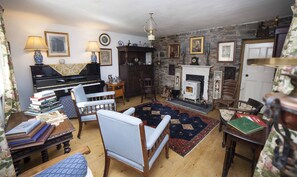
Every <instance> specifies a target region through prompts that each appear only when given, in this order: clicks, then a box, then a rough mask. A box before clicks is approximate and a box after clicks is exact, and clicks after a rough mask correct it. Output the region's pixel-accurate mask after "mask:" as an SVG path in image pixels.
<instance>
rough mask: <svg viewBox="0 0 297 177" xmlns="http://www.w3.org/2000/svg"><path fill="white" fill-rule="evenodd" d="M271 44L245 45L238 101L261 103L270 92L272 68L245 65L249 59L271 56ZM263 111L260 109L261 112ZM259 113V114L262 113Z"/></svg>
mask: <svg viewBox="0 0 297 177" xmlns="http://www.w3.org/2000/svg"><path fill="white" fill-rule="evenodd" d="M272 51H273V43H272V42H269V43H256V44H245V50H244V61H243V69H242V77H241V84H240V97H239V99H240V100H245V101H247V100H248V98H253V99H255V100H258V101H261V102H262V103H263V96H264V94H265V93H268V92H270V91H271V90H272V81H273V77H274V68H270V67H265V66H250V65H247V59H249V58H268V57H271V56H272ZM263 110H264V109H262V111H263ZM262 111H261V112H262Z"/></svg>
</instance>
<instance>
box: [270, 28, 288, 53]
mask: <svg viewBox="0 0 297 177" xmlns="http://www.w3.org/2000/svg"><path fill="white" fill-rule="evenodd" d="M288 30H289V26H281V27H276V29H275V37H274V47H273V57H280V56H281V54H282V50H283V46H284V42H285V39H286V36H287V33H288Z"/></svg>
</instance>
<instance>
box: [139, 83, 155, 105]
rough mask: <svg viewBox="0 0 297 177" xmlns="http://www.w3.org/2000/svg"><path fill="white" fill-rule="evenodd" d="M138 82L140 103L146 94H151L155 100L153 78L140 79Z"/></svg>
mask: <svg viewBox="0 0 297 177" xmlns="http://www.w3.org/2000/svg"><path fill="white" fill-rule="evenodd" d="M139 83H140V89H141V103H142V102H143V97H145V98H147V96H148V95H151V97H152V99H153V101H154V100H157V98H156V92H155V85H154V80H153V79H152V78H143V79H140V80H139Z"/></svg>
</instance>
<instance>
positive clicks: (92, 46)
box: [86, 41, 100, 52]
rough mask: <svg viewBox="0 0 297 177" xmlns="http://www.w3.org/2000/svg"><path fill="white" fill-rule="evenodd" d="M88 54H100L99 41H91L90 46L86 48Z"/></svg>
mask: <svg viewBox="0 0 297 177" xmlns="http://www.w3.org/2000/svg"><path fill="white" fill-rule="evenodd" d="M86 51H87V52H99V51H100V47H99V44H98V42H97V41H89V42H88V46H87V48H86Z"/></svg>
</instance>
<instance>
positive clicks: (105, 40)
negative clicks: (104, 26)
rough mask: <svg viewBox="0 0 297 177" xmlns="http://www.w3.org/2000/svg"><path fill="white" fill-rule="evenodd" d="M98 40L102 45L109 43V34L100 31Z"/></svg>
mask: <svg viewBox="0 0 297 177" xmlns="http://www.w3.org/2000/svg"><path fill="white" fill-rule="evenodd" d="M99 42H100V44H101V45H103V46H108V45H109V44H110V37H109V35H108V34H106V33H102V34H101V35H100V36H99Z"/></svg>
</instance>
